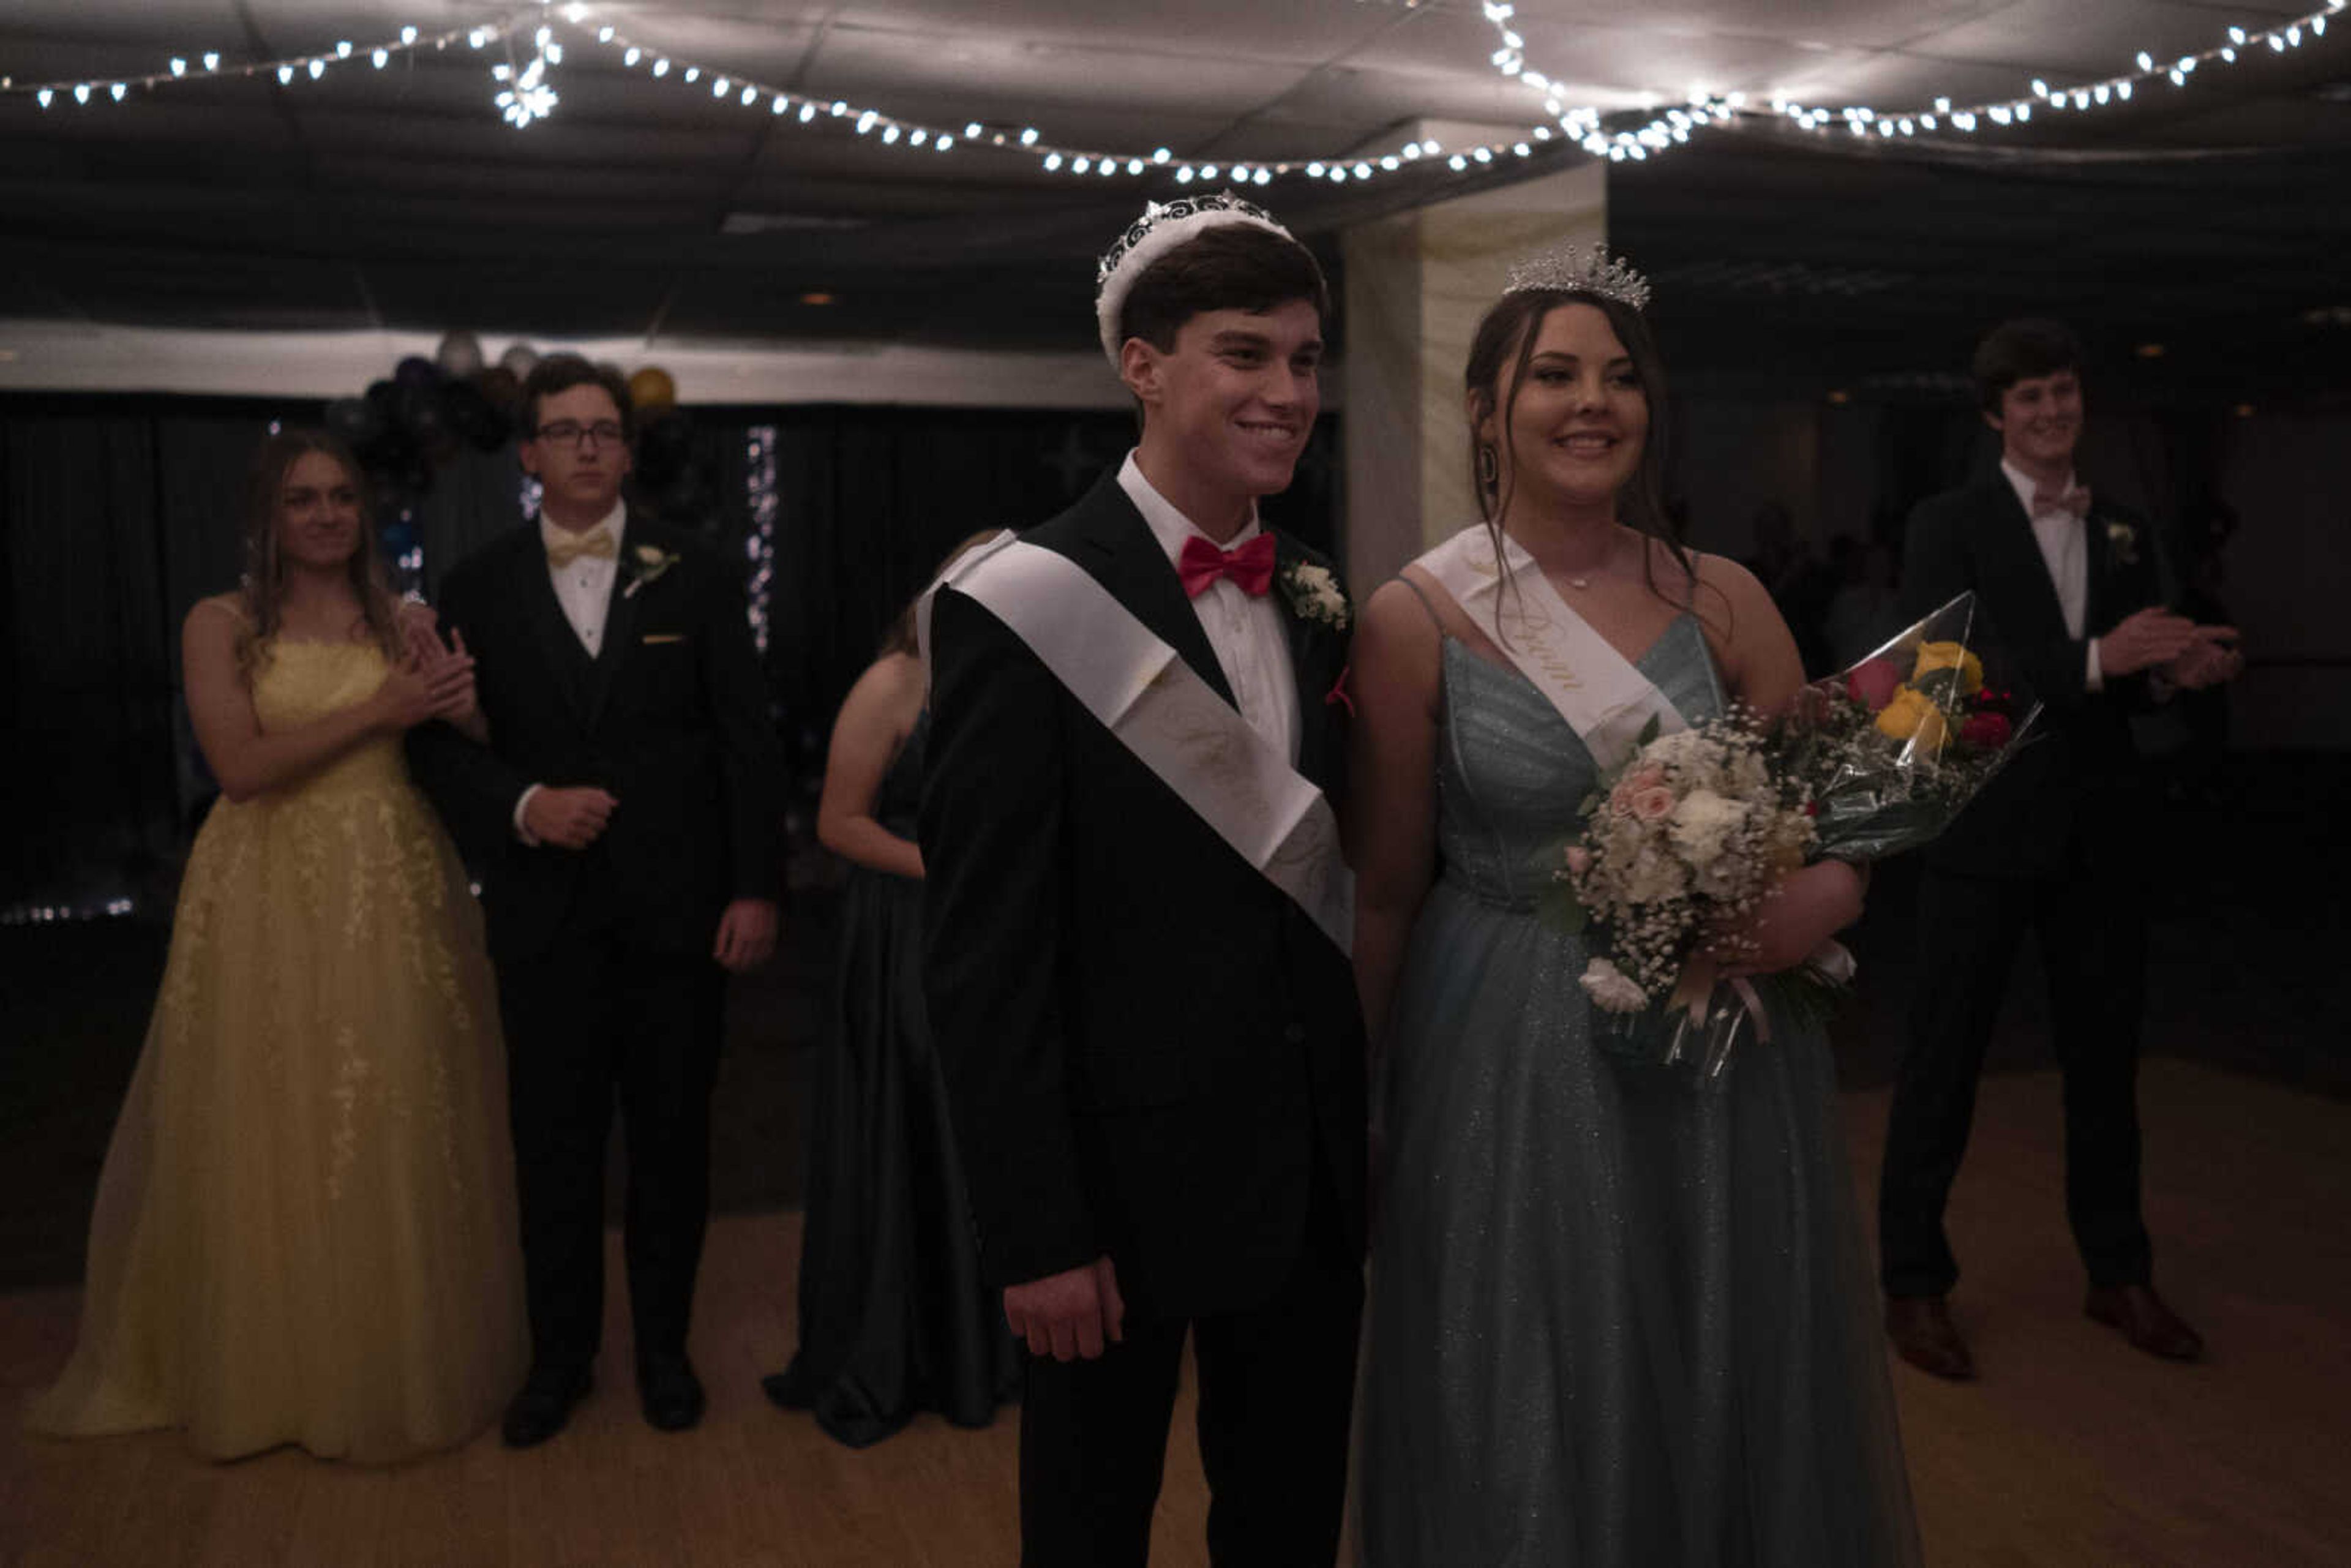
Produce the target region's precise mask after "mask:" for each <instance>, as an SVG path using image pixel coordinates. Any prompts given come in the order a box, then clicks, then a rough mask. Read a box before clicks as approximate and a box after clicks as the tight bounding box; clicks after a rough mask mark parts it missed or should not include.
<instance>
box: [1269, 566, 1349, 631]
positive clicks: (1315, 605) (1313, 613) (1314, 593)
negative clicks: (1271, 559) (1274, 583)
mask: <svg viewBox="0 0 2351 1568" xmlns="http://www.w3.org/2000/svg"><path fill="white" fill-rule="evenodd" d="M1281 596H1282V597H1283V598H1284V599H1287V600H1288V601H1290V613H1291V614H1292V615H1295V616H1297V617H1298V618H1299V619H1300V620H1301V621H1311V622H1317V623H1318V624H1321V625H1324V626H1328V627H1330V628H1331V629H1332V631H1333V632H1344V631H1345V630H1346V629H1347V627H1348V625H1349V624H1350V623H1351V622H1353V620H1354V618H1355V612H1354V608H1353V606H1352V605H1350V604H1349V603H1348V602H1347V596H1346V595H1345V594H1344V593H1343V592H1341V591H1340V590H1339V580H1338V579H1337V578H1335V577H1333V576H1332V575H1331V569H1330V568H1329V567H1326V566H1317V565H1315V564H1314V563H1313V562H1312V561H1311V560H1301V561H1293V562H1291V563H1290V565H1289V566H1286V567H1284V568H1282V570H1281Z"/></svg>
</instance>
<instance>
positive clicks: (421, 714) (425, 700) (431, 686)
mask: <svg viewBox="0 0 2351 1568" xmlns="http://www.w3.org/2000/svg"><path fill="white" fill-rule="evenodd" d="M375 702H376V703H377V705H378V706H379V708H380V710H381V714H382V717H383V723H384V726H385V727H387V728H389V729H392V730H406V729H413V728H414V727H416V726H418V725H420V724H423V723H426V722H427V721H429V720H432V719H436V718H445V719H448V720H450V721H451V722H452V723H455V722H458V721H459V717H460V716H462V715H465V714H468V713H472V712H474V711H475V699H474V661H473V659H472V658H471V657H469V656H467V655H465V654H463V653H457V654H451V655H449V656H447V657H445V658H444V659H441V660H438V661H436V662H434V663H432V664H427V663H426V661H425V660H424V659H423V658H422V657H420V656H419V655H418V654H417V653H415V652H413V650H412V651H411V652H410V653H408V655H407V656H406V657H404V658H402V660H401V661H400V663H399V664H394V665H393V666H392V673H391V674H388V675H386V676H385V677H384V678H383V685H381V686H379V687H378V688H376V695H375Z"/></svg>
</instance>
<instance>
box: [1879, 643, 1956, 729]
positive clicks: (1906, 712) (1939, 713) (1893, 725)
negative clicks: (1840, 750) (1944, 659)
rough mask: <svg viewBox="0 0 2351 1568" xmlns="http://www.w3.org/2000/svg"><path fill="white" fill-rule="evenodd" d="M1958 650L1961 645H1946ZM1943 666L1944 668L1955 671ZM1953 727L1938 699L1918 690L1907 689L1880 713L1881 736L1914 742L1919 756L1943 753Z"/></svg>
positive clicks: (1909, 687) (1910, 687) (1900, 692)
mask: <svg viewBox="0 0 2351 1568" xmlns="http://www.w3.org/2000/svg"><path fill="white" fill-rule="evenodd" d="M1946 645H1947V646H1950V647H1957V646H1958V644H1957V643H1949V644H1946ZM1954 667H1955V666H1952V665H1949V664H1946V665H1943V666H1942V668H1945V669H1950V668H1954ZM1877 729H1878V733H1879V734H1881V735H1884V736H1886V737H1887V738H1889V739H1893V740H1907V741H1910V742H1911V743H1912V744H1913V745H1914V746H1915V747H1916V748H1917V754H1918V755H1919V756H1922V757H1934V756H1936V755H1937V754H1938V753H1939V752H1941V750H1942V749H1943V742H1944V740H1945V739H1946V738H1948V732H1949V726H1948V725H1946V724H1945V723H1944V721H1943V710H1942V709H1941V708H1938V707H1937V706H1935V702H1934V699H1933V698H1932V697H1929V696H1928V695H1927V694H1926V693H1924V692H1922V691H1920V690H1919V689H1918V688H1917V687H1916V686H1904V687H1902V688H1901V689H1900V690H1899V691H1896V693H1895V694H1894V700H1893V701H1891V702H1889V703H1887V704H1886V706H1884V707H1882V708H1880V709H1878V711H1877Z"/></svg>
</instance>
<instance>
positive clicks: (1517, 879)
mask: <svg viewBox="0 0 2351 1568" xmlns="http://www.w3.org/2000/svg"><path fill="white" fill-rule="evenodd" d="M1647 295H1648V288H1647V285H1646V283H1644V282H1643V281H1642V280H1641V279H1640V278H1639V277H1638V276H1637V275H1635V274H1634V273H1633V272H1632V271H1631V270H1630V269H1629V268H1628V267H1625V266H1624V265H1623V264H1622V263H1619V262H1610V261H1608V260H1607V259H1606V258H1605V257H1604V256H1600V255H1598V254H1596V253H1595V254H1593V255H1589V256H1587V255H1583V254H1578V253H1575V252H1569V253H1567V254H1565V255H1563V256H1553V257H1550V258H1546V259H1545V260H1543V261H1541V262H1539V263H1536V264H1533V265H1531V266H1530V267H1524V268H1521V269H1520V271H1519V272H1517V273H1515V274H1514V275H1513V278H1512V286H1511V287H1510V290H1509V291H1508V292H1507V293H1505V294H1504V295H1503V296H1502V298H1500V299H1499V300H1498V301H1496V303H1495V304H1494V305H1493V306H1492V308H1489V310H1488V311H1487V312H1486V315H1485V317H1484V319H1483V320H1482V321H1481V322H1480V323H1479V329H1478V332H1477V335H1476V338H1475V340H1474V341H1473V343H1472V346H1471V349H1470V353H1469V361H1468V373H1467V377H1466V381H1467V392H1468V415H1469V427H1470V429H1469V434H1470V444H1471V454H1472V458H1473V462H1474V465H1475V472H1476V475H1477V479H1478V486H1477V488H1478V496H1477V499H1478V504H1479V516H1480V517H1481V518H1482V521H1481V522H1479V523H1475V524H1472V525H1471V526H1470V527H1469V528H1467V529H1465V530H1463V532H1462V533H1461V534H1460V535H1458V536H1457V537H1456V538H1454V539H1452V540H1450V541H1448V542H1447V543H1446V544H1444V545H1441V546H1439V547H1438V548H1437V549H1435V550H1432V551H1430V552H1429V553H1428V554H1427V555H1426V556H1424V557H1422V558H1421V559H1419V560H1418V561H1416V562H1415V563H1414V564H1413V565H1412V566H1410V567H1408V568H1406V569H1405V573H1404V575H1403V577H1402V578H1401V579H1400V580H1396V581H1394V582H1391V583H1388V584H1387V585H1385V586H1384V587H1383V588H1382V589H1381V590H1380V591H1379V592H1378V593H1377V594H1375V595H1374V597H1373V599H1372V600H1371V601H1370V603H1369V605H1368V606H1367V607H1366V609H1365V612H1364V617H1363V624H1362V628H1361V630H1360V631H1359V632H1358V633H1357V636H1356V639H1355V647H1354V680H1355V700H1356V704H1357V707H1358V710H1359V715H1360V716H1359V719H1358V722H1357V726H1356V729H1355V738H1354V752H1353V770H1352V775H1351V778H1352V787H1353V800H1352V802H1351V803H1352V806H1353V821H1354V822H1355V823H1356V824H1357V828H1358V835H1357V844H1356V853H1355V866H1356V870H1357V873H1358V875H1359V879H1360V880H1359V883H1358V900H1359V902H1358V913H1357V924H1356V931H1355V947H1354V956H1355V964H1356V971H1357V977H1358V983H1359V986H1360V988H1361V991H1362V996H1363V998H1364V1017H1365V1019H1366V1020H1367V1023H1368V1024H1369V1027H1370V1029H1371V1031H1372V1036H1373V1040H1374V1051H1375V1059H1376V1061H1378V1063H1379V1065H1378V1066H1376V1067H1375V1070H1374V1071H1375V1072H1376V1073H1377V1074H1378V1076H1377V1077H1375V1079H1374V1085H1373V1095H1374V1104H1375V1105H1376V1106H1379V1107H1381V1113H1380V1114H1381V1118H1382V1121H1383V1123H1384V1155H1383V1163H1382V1167H1381V1168H1380V1169H1379V1170H1378V1171H1377V1172H1376V1173H1375V1176H1374V1181H1375V1198H1376V1202H1377V1211H1378V1219H1377V1223H1376V1227H1375V1229H1374V1236H1373V1246H1372V1255H1373V1260H1374V1261H1373V1269H1372V1293H1371V1301H1370V1306H1369V1313H1370V1320H1371V1331H1370V1339H1369V1343H1368V1350H1367V1352H1366V1365H1365V1372H1364V1429H1363V1437H1362V1446H1361V1450H1360V1461H1359V1462H1360V1478H1359V1493H1360V1495H1361V1496H1362V1497H1363V1499H1364V1516H1363V1520H1362V1541H1363V1552H1364V1562H1365V1563H1366V1564H1368V1565H1369V1568H1400V1565H1406V1564H1438V1563H1479V1564H1480V1565H1481V1568H1506V1565H1521V1564H1522V1565H1527V1568H1533V1565H1535V1564H1541V1565H1542V1568H1561V1565H1564V1564H1576V1565H1580V1568H1600V1565H1607V1568H1667V1565H1675V1568H1734V1565H1737V1568H1744V1565H1749V1564H1753V1565H1759V1568H1761V1565H1786V1568H1796V1565H1802V1568H1887V1565H1889V1564H1901V1563H1914V1562H1916V1561H1917V1556H1918V1549H1917V1539H1916V1531H1915V1527H1914V1525H1913V1523H1912V1521H1911V1512H1910V1500H1909V1494H1908V1490H1907V1482H1906V1479H1905V1477H1904V1472H1903V1463H1902V1453H1901V1448H1900V1443H1899V1439H1898V1437H1897V1436H1896V1427H1895V1418H1894V1408H1893V1402H1892V1398H1891V1394H1890V1390H1889V1388H1888V1385H1887V1382H1886V1364H1885V1357H1884V1351H1883V1347H1882V1344H1881V1342H1880V1339H1879V1335H1878V1333H1877V1330H1876V1322H1875V1321H1874V1318H1873V1315H1872V1313H1873V1310H1874V1308H1875V1305H1876V1298H1875V1295H1874V1293H1873V1291H1872V1290H1871V1285H1870V1277H1869V1273H1868V1270H1867V1269H1866V1266H1865V1259H1864V1256H1863V1253H1862V1250H1861V1234H1860V1231H1859V1229H1858V1228H1857V1223H1856V1218H1855V1210H1854V1206H1853V1200H1852V1197H1851V1194H1850V1192H1849V1190H1848V1177H1847V1172H1846V1166H1845V1145H1844V1127H1843V1123H1842V1121H1841V1120H1840V1117H1839V1113H1838V1108H1837V1102H1836V1094H1835V1080H1834V1072H1833V1071H1832V1066H1831V1062H1830V1058H1829V1051H1828V1045H1827V1042H1826V1040H1825V1039H1824V1038H1823V1035H1822V1034H1821V1032H1820V1031H1819V1030H1818V1029H1817V1028H1815V1027H1813V1026H1812V1025H1809V1024H1807V1023H1806V1022H1804V1021H1803V1020H1801V1019H1793V1018H1784V1017H1775V1018H1773V1019H1771V1044H1770V1045H1768V1046H1760V1045H1759V1046H1750V1048H1748V1049H1747V1050H1745V1051H1742V1052H1741V1053H1740V1055H1738V1056H1737V1057H1736V1058H1735V1059H1734V1061H1733V1062H1732V1064H1731V1066H1730V1068H1729V1071H1728V1073H1727V1077H1726V1080H1725V1081H1722V1082H1698V1081H1696V1080H1695V1079H1694V1077H1693V1075H1692V1073H1691V1071H1689V1069H1687V1067H1669V1066H1665V1065H1660V1064H1659V1063H1658V1061H1657V1060H1656V1056H1655V1054H1654V1053H1652V1054H1649V1055H1647V1056H1644V1055H1643V1054H1641V1053H1639V1052H1637V1051H1631V1050H1629V1049H1627V1048H1624V1047H1620V1046H1619V1045H1618V1044H1617V1043H1616V1042H1615V1040H1614V1039H1613V1038H1612V1037H1611V1035H1610V1032H1609V1031H1608V1030H1606V1029H1605V1028H1604V1025H1603V1024H1602V1022H1601V1020H1600V1019H1598V1017H1597V1016H1596V1014H1595V1010H1594V1008H1593V1003H1592V1002H1591V1000H1590V999H1589V998H1587V997H1586V996H1585V995H1584V993H1583V990H1582V989H1581V988H1579V987H1578V984H1577V979H1578V977H1579V976H1580V975H1581V974H1582V973H1583V968H1584V965H1585V960H1586V957H1587V954H1586V951H1585V947H1584V943H1583V939H1582V938H1581V937H1579V936H1571V935H1568V934H1567V933H1565V932H1564V931H1562V930H1561V929H1559V928H1558V927H1557V926H1555V925H1552V924H1549V923H1546V921H1545V920H1543V919H1542V918H1541V916H1540V915H1538V914H1537V912H1536V904H1537V899H1538V896H1539V895H1540V894H1541V892H1542V891H1543V890H1544V889H1545V888H1546V887H1547V886H1548V885H1549V884H1550V882H1551V868H1552V866H1554V865H1556V863H1557V860H1558V852H1559V848H1560V846H1561V844H1562V842H1563V841H1567V840H1569V839H1571V838H1573V836H1575V834H1576V833H1577V831H1579V820H1578V810H1579V805H1580V803H1581V802H1582V801H1583V799H1584V798H1585V796H1586V795H1587V794H1588V793H1589V792H1590V791H1591V789H1593V784H1594V782H1595V780H1596V779H1598V777H1599V774H1600V772H1601V766H1600V764H1599V763H1598V762H1596V761H1595V759H1594V750H1595V749H1597V750H1598V751H1600V752H1601V753H1603V754H1609V753H1613V752H1614V751H1615V750H1617V749H1618V748H1619V747H1621V746H1622V744H1623V741H1622V737H1614V738H1613V739H1612V734H1613V732H1612V728H1611V726H1610V725H1609V723H1607V722H1605V721H1607V720H1609V719H1610V718H1612V717H1613V716H1617V715H1621V714H1622V713H1624V712H1626V711H1634V712H1636V713H1637V712H1640V711H1644V710H1646V711H1648V712H1657V713H1662V712H1664V711H1666V710H1667V709H1668V708H1669V709H1670V710H1671V711H1673V712H1675V713H1677V714H1678V715H1679V716H1681V718H1682V719H1684V720H1686V721H1687V722H1688V723H1690V724H1698V723H1701V722H1703V721H1704V720H1706V719H1708V718H1709V717H1712V716H1716V715H1718V714H1719V713H1720V712H1722V711H1723V709H1724V708H1725V707H1726V706H1728V705H1729V704H1730V703H1733V702H1740V703H1744V704H1747V705H1749V706H1752V707H1755V708H1757V709H1760V710H1763V711H1767V712H1768V711H1771V710H1772V709H1775V708H1777V707H1779V706H1782V705H1783V704H1784V703H1786V702H1787V701H1788V700H1789V699H1790V698H1791V697H1792V695H1794V694H1795V693H1796V691H1797V689H1798V688H1799V686H1801V685H1802V681H1803V674H1802V668H1801V666H1800V664H1799V662H1798V659H1797V655H1796V649H1795V644H1794V643H1793V642H1792V639H1791V638H1790V636H1789V633H1788V631H1787V628H1786V626H1785V625H1784V624H1783V623H1782V621H1781V619H1780V617H1779V615H1778V614H1777V613H1776V612H1774V611H1773V609H1772V607H1771V600H1770V598H1769V597H1768V596H1767V595H1766V594H1765V592H1764V591H1763V590H1762V588H1761V586H1760V585H1759V584H1758V583H1757V582H1756V581H1755V580H1754V579H1753V578H1752V577H1751V576H1750V575H1749V574H1748V573H1747V572H1746V571H1744V570H1741V569H1740V568H1739V567H1737V566H1735V565H1733V564H1731V563H1730V562H1729V561H1726V560H1722V559H1718V558H1716V557H1712V556H1703V555H1697V554H1694V553H1693V552H1690V551H1688V550H1686V549H1683V548H1681V546H1680V545H1679V544H1678V543H1677V542H1676V541H1675V540H1674V539H1673V538H1672V537H1671V534H1670V532H1669V530H1668V528H1667V526H1666V524H1665V520H1664V515H1663V508H1662V507H1661V505H1660V501H1659V492H1660V481H1661V476H1662V474H1663V469H1664V464H1663V457H1662V454H1661V452H1660V450H1659V444H1658V442H1657V440H1656V438H1655V437H1656V423H1657V422H1658V421H1659V419H1660V418H1661V416H1662V414H1663V413H1664V411H1665V408H1666V401H1665V388H1664V382H1663V377H1662V372H1661V371H1660V369H1659V366H1658V362H1657V355H1656V348H1655V346H1654V343H1653V340H1652V339H1651V337H1650V335H1649V330H1648V328H1647V325H1646V322H1645V321H1644V319H1643V318H1642V314H1641V311H1642V308H1643V307H1644V306H1645V305H1646V300H1647ZM1546 616H1547V618H1548V619H1547V620H1543V618H1544V617H1546ZM1514 617H1515V618H1516V619H1514ZM1539 620H1542V622H1543V625H1544V627H1545V631H1544V633H1543V635H1544V637H1545V639H1546V640H1548V639H1549V638H1550V637H1551V636H1552V634H1553V633H1554V632H1566V633H1568V634H1569V640H1570V642H1571V643H1572V644H1573V647H1574V649H1575V652H1576V655H1577V656H1576V662H1575V669H1574V672H1573V678H1572V679H1565V680H1562V679H1560V678H1559V677H1558V675H1557V673H1556V666H1555V665H1554V666H1553V667H1552V669H1550V670H1546V669H1545V668H1544V667H1543V665H1542V664H1541V663H1540V662H1539V661H1535V660H1532V659H1531V658H1529V657H1528V652H1529V646H1530V643H1531V638H1530V637H1529V636H1528V635H1526V634H1525V633H1526V629H1527V628H1529V627H1530V626H1532V625H1534V624H1535V623H1536V622H1538V621H1539ZM1514 627H1515V628H1517V629H1519V631H1520V635H1518V636H1515V637H1514V636H1513V635H1512V634H1511V632H1512V629H1513V628H1514ZM1861 892H1862V889H1861V879H1860V877H1859V875H1858V874H1857V873H1855V871H1854V870H1853V869H1852V868H1850V867H1848V866H1845V865H1843V864H1840V863H1836V862H1823V863H1819V864H1815V865H1813V866H1809V867H1807V868H1805V869H1804V870H1802V871H1800V872H1797V873H1794V874H1792V875H1791V876H1790V877H1788V878H1787V880H1786V881H1785V883H1782V889H1781V892H1780V894H1778V895H1777V896H1776V897H1774V898H1773V899H1772V900H1771V901H1770V903H1769V904H1767V905H1766V906H1765V908H1764V910H1763V911H1762V913H1761V915H1759V916H1758V918H1757V921H1756V923H1755V925H1754V927H1753V929H1752V930H1751V931H1750V933H1748V936H1750V939H1751V941H1752V946H1751V947H1750V948H1749V949H1747V952H1748V954H1749V956H1747V957H1746V958H1745V959H1744V960H1743V962H1744V965H1745V967H1746V968H1747V969H1749V970H1750V971H1753V972H1770V971H1772V970H1775V969H1781V968H1786V967H1792V966H1794V965H1795V964H1797V963H1798V962H1800V961H1801V960H1802V958H1803V957H1804V956H1806V955H1808V954H1809V953H1811V952H1812V950H1813V947H1814V946H1816V945H1817V944H1818V943H1819V942H1820V941H1821V940H1822V939H1823V938H1825V937H1826V936H1828V935H1829V934H1830V933H1831V932H1833V931H1834V930H1836V929H1837V928H1839V927H1840V926H1843V925H1845V924H1847V923H1848V922H1850V921H1851V920H1852V919H1854V918H1855V916H1856V915H1858V914H1859V913H1860V909H1861Z"/></svg>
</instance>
